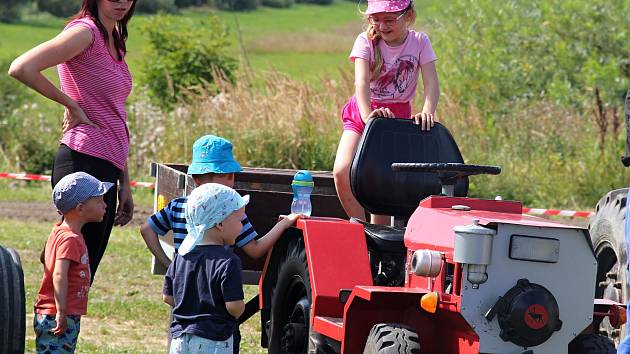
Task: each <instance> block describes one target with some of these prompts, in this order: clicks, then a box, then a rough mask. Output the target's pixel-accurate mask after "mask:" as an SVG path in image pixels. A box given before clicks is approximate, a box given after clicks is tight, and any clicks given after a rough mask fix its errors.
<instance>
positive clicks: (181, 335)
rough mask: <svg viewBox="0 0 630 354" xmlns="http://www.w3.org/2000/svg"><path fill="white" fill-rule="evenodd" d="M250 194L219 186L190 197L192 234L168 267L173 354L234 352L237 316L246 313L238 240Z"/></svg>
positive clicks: (188, 212) (188, 221) (199, 189)
mask: <svg viewBox="0 0 630 354" xmlns="http://www.w3.org/2000/svg"><path fill="white" fill-rule="evenodd" d="M248 202H249V196H245V197H241V196H240V195H239V194H238V193H237V192H236V191H235V190H233V189H232V188H230V187H226V186H224V185H222V184H218V183H206V184H204V185H202V186H200V187H197V188H196V189H195V190H193V191H192V193H190V196H189V197H188V200H187V203H186V211H185V215H186V227H187V229H188V234H187V235H186V238H185V239H184V241H183V242H182V244H181V246H180V248H179V252H178V254H177V255H175V258H174V259H173V262H172V263H171V265H170V266H169V267H168V271H167V272H166V277H165V279H164V290H163V298H164V302H166V303H167V304H169V305H171V306H172V307H173V322H172V323H171V326H170V335H171V338H172V342H171V349H170V353H172V354H173V353H177V354H179V353H193V352H194V353H214V354H219V353H226V354H232V352H233V350H234V348H233V333H234V332H235V330H236V328H237V326H238V323H237V318H238V317H239V316H240V315H242V314H243V311H245V302H244V301H243V284H242V282H241V261H240V260H239V258H238V257H237V256H236V255H235V254H234V253H233V252H230V251H229V250H227V249H226V246H231V245H233V244H234V243H235V242H236V238H237V237H238V236H239V233H240V231H241V227H242V224H241V219H242V218H243V216H244V214H245V205H246V204H247V203H248Z"/></svg>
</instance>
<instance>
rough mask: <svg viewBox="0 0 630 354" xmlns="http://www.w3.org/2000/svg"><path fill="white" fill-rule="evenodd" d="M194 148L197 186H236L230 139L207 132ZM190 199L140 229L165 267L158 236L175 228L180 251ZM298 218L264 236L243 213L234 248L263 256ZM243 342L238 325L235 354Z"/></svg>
mask: <svg viewBox="0 0 630 354" xmlns="http://www.w3.org/2000/svg"><path fill="white" fill-rule="evenodd" d="M192 150H193V151H192V162H191V164H190V165H189V166H188V174H189V175H191V176H192V178H193V180H194V181H195V184H196V186H197V188H199V187H200V186H203V185H205V184H207V183H218V184H222V185H224V186H227V187H230V188H231V187H233V186H234V174H235V173H238V172H240V171H241V165H240V164H239V163H238V162H236V160H235V159H234V154H233V145H232V143H231V142H230V141H228V140H227V139H224V138H222V137H219V136H215V135H205V136H202V137H201V138H199V139H197V140H196V141H195V143H194V144H193V149H192ZM187 200H188V197H180V198H175V199H173V200H171V201H170V202H169V203H168V205H166V206H165V207H164V208H163V209H162V210H160V211H158V212H156V213H155V214H153V215H151V216H150V217H149V218H148V220H147V222H146V223H144V224H143V225H142V227H141V228H140V233H141V234H142V237H143V238H144V241H145V243H146V244H147V247H148V248H149V250H150V251H151V253H152V254H153V255H154V256H155V258H156V259H157V260H158V261H159V262H160V263H162V264H163V265H164V266H168V265H169V264H170V263H171V261H170V259H169V258H168V256H167V255H166V253H165V252H164V250H163V249H162V246H160V243H159V240H158V237H162V236H164V235H166V234H167V233H168V232H169V231H172V232H173V243H174V247H175V252H179V248H180V246H181V244H182V242H183V241H184V239H185V238H186V236H187V235H188V230H187V226H188V225H187V220H186V217H185V215H184V211H185V209H186V205H187ZM297 218H298V215H297V214H291V215H288V216H287V217H285V218H283V219H282V220H280V221H279V222H278V223H277V224H276V225H275V226H274V227H273V228H272V229H271V230H270V231H269V232H268V233H267V234H266V235H264V236H262V237H260V236H259V235H258V234H257V233H256V231H255V230H254V228H253V226H252V224H251V223H250V222H249V219H248V218H247V215H246V214H243V218H242V220H241V225H242V228H241V232H240V234H239V235H238V237H237V238H236V240H235V242H234V245H233V246H231V247H232V248H241V249H242V250H243V251H244V252H245V253H246V254H247V255H248V256H249V257H252V258H260V257H263V256H264V255H266V254H267V252H268V251H269V249H270V248H271V246H273V244H274V243H275V242H276V241H277V240H278V238H280V236H281V235H282V233H283V232H284V231H285V230H286V229H287V228H289V227H290V226H291V225H293V224H294V223H295V220H297ZM239 344H240V332H239V331H238V327H237V328H236V332H235V333H234V353H238V352H239Z"/></svg>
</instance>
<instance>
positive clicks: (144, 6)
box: [136, 0, 177, 14]
mask: <svg viewBox="0 0 630 354" xmlns="http://www.w3.org/2000/svg"><path fill="white" fill-rule="evenodd" d="M175 3H176V2H175V0H151V1H138V3H137V4H136V11H137V12H139V13H145V14H156V13H158V12H168V13H171V12H175V11H176V10H177V7H176V6H175Z"/></svg>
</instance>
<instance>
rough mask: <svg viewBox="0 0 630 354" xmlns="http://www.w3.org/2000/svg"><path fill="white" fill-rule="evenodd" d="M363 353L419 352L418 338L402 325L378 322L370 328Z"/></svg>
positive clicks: (392, 353) (397, 353)
mask: <svg viewBox="0 0 630 354" xmlns="http://www.w3.org/2000/svg"><path fill="white" fill-rule="evenodd" d="M363 354H420V339H419V338H418V334H417V333H416V332H415V331H414V330H412V329H410V328H408V327H405V326H403V325H400V324H397V323H379V324H376V325H374V327H372V330H370V334H369V335H368V338H367V342H366V343H365V350H363Z"/></svg>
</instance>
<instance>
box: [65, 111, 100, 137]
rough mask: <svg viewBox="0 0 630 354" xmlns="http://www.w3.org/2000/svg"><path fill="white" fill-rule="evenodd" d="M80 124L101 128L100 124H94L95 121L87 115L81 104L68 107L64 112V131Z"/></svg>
mask: <svg viewBox="0 0 630 354" xmlns="http://www.w3.org/2000/svg"><path fill="white" fill-rule="evenodd" d="M79 124H87V125H91V126H93V127H94V128H99V126H98V125H96V124H94V122H92V121H91V120H90V119H89V118H88V117H87V115H86V114H85V112H83V109H81V107H79V105H76V106H74V105H73V106H69V107H66V110H65V111H64V113H63V124H62V127H63V132H64V133H65V132H67V131H68V130H70V129H72V128H74V127H76V126H77V125H79Z"/></svg>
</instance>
